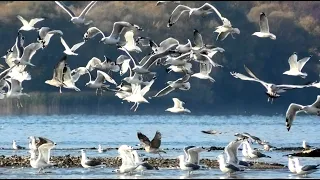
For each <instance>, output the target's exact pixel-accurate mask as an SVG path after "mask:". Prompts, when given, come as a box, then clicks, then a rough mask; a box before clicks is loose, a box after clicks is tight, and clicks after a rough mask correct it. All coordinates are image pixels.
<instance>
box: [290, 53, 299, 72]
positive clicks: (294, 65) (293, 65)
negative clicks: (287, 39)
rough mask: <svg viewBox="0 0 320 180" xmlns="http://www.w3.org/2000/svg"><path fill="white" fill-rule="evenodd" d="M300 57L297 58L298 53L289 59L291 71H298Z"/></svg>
mask: <svg viewBox="0 0 320 180" xmlns="http://www.w3.org/2000/svg"><path fill="white" fill-rule="evenodd" d="M297 60H298V56H297V53H295V52H294V53H293V54H292V55H291V56H290V57H289V59H288V63H289V66H290V70H291V69H292V70H293V69H298V61H297Z"/></svg>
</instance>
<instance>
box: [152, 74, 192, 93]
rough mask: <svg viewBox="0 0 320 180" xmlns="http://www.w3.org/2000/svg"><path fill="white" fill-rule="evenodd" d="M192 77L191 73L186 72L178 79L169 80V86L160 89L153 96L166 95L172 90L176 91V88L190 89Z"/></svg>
mask: <svg viewBox="0 0 320 180" xmlns="http://www.w3.org/2000/svg"><path fill="white" fill-rule="evenodd" d="M189 79H190V75H189V74H186V75H185V76H184V77H182V78H179V79H177V80H176V81H173V82H172V81H168V82H167V84H168V86H167V87H165V88H163V89H162V90H160V91H159V92H158V93H157V94H156V95H154V96H153V97H161V96H164V95H167V94H169V93H170V92H172V91H174V90H175V89H180V90H183V91H187V90H189V89H190V87H191V85H190V83H189V82H188V80H189Z"/></svg>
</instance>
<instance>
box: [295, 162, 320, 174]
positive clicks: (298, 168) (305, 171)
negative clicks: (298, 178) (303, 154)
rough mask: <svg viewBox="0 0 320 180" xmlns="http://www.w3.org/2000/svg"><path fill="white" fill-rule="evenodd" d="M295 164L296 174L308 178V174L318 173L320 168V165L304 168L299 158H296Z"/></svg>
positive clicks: (305, 166)
mask: <svg viewBox="0 0 320 180" xmlns="http://www.w3.org/2000/svg"><path fill="white" fill-rule="evenodd" d="M294 162H295V167H296V172H297V174H298V175H305V176H307V174H311V173H314V172H316V171H318V170H319V168H318V166H320V164H318V165H304V166H302V165H301V164H300V161H299V159H298V158H294Z"/></svg>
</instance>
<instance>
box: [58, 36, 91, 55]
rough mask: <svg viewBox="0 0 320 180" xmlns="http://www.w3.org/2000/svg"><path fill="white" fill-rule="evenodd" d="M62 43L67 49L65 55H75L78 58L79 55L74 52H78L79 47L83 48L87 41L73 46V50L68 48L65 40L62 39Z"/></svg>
mask: <svg viewBox="0 0 320 180" xmlns="http://www.w3.org/2000/svg"><path fill="white" fill-rule="evenodd" d="M60 40H61V43H62V45H63V47H64V48H65V50H64V51H63V53H65V54H67V55H75V56H77V55H78V54H77V53H74V51H76V50H77V49H78V48H79V47H81V46H82V45H83V44H84V43H85V41H82V42H79V43H77V44H75V45H73V46H72V48H71V49H70V47H69V46H68V44H67V43H66V42H65V41H64V39H63V38H62V37H60Z"/></svg>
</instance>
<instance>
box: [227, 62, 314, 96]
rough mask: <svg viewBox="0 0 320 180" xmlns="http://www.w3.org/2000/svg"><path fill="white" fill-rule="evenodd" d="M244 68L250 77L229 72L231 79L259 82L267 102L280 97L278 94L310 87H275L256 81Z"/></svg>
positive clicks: (285, 85)
mask: <svg viewBox="0 0 320 180" xmlns="http://www.w3.org/2000/svg"><path fill="white" fill-rule="evenodd" d="M244 68H245V70H246V71H247V73H248V74H249V75H250V76H251V77H248V76H246V75H243V74H240V73H236V72H231V73H230V74H231V75H232V76H233V77H235V78H239V79H241V80H245V81H255V82H259V83H260V84H262V85H263V86H264V87H265V88H266V89H267V92H266V94H267V95H268V97H269V98H268V101H269V100H270V98H271V100H272V101H273V99H274V98H278V97H280V95H279V94H280V93H283V92H286V90H289V89H298V88H305V87H310V85H287V84H281V85H276V84H272V83H266V82H264V81H262V80H260V79H258V78H257V77H256V76H255V75H254V74H253V73H252V72H251V71H250V70H249V69H248V68H247V67H246V66H245V65H244ZM272 101H271V102H272Z"/></svg>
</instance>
